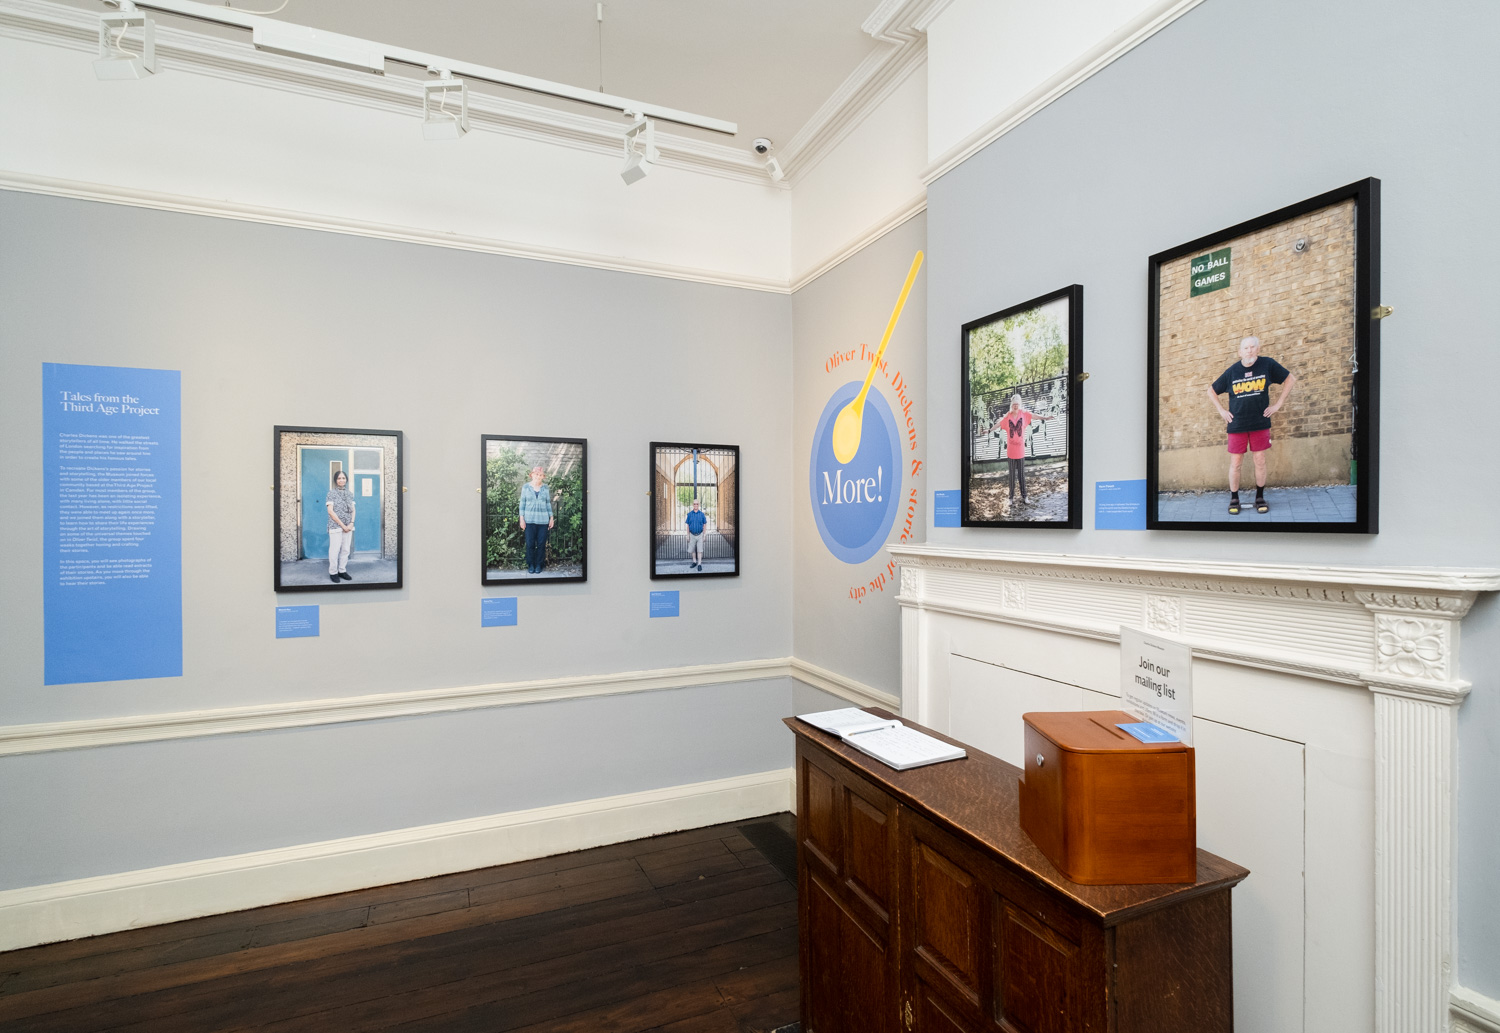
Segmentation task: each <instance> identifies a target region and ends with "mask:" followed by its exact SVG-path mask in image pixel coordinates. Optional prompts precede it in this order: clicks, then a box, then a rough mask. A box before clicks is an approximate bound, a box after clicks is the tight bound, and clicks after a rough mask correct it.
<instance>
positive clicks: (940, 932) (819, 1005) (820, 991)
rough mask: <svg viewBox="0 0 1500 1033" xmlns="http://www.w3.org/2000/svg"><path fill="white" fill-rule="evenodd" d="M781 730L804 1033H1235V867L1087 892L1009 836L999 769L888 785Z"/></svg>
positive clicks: (802, 726)
mask: <svg viewBox="0 0 1500 1033" xmlns="http://www.w3.org/2000/svg"><path fill="white" fill-rule="evenodd" d="M873 712H874V713H877V714H880V715H881V716H883V717H891V716H893V715H889V714H885V713H884V712H882V711H873ZM906 723H907V724H912V722H909V721H908V722H906ZM787 725H788V727H790V728H791V729H792V731H793V732H794V733H795V734H796V737H797V847H798V849H797V863H798V909H799V921H800V927H801V966H802V1029H803V1033H979V1031H985V1033H1226V1031H1229V1030H1232V1029H1233V1027H1234V1011H1233V978H1232V965H1231V951H1230V934H1229V930H1230V906H1229V905H1230V900H1229V898H1230V890H1231V889H1232V888H1233V887H1234V886H1235V884H1237V883H1238V882H1239V881H1240V880H1241V879H1243V878H1244V877H1245V876H1246V875H1248V874H1249V873H1248V872H1247V871H1246V870H1245V869H1244V868H1241V867H1240V866H1239V865H1236V864H1232V863H1231V862H1229V861H1226V860H1224V859H1223V858H1221V857H1215V856H1214V855H1213V854H1210V853H1207V852H1206V851H1202V850H1199V851H1197V852H1196V864H1195V870H1194V873H1193V876H1192V878H1191V881H1189V882H1185V883H1175V884H1154V885H1110V886H1088V885H1082V884H1080V883H1077V882H1074V881H1071V880H1069V879H1068V878H1067V876H1065V875H1064V874H1063V873H1062V872H1061V871H1059V870H1058V869H1057V867H1056V866H1055V865H1053V863H1052V862H1051V861H1049V860H1048V859H1047V857H1046V855H1045V854H1043V853H1042V851H1041V850H1040V849H1039V848H1038V847H1037V845H1036V844H1035V843H1033V842H1032V840H1031V838H1030V837H1029V836H1027V835H1026V833H1025V832H1023V831H1022V830H1021V824H1020V804H1019V788H1020V785H1019V776H1020V774H1021V772H1020V771H1019V770H1017V769H1016V768H1015V767H1013V766H1011V765H1009V764H1006V763H1005V762H1004V761H1002V760H1000V759H999V758H997V757H992V756H990V755H989V754H986V753H982V752H980V751H979V750H976V749H974V748H973V747H967V749H968V751H969V755H968V757H967V758H965V759H963V760H956V761H950V762H948V763H943V764H933V765H930V766H928V767H920V768H912V769H910V770H908V771H896V770H895V769H893V768H889V767H886V766H885V765H883V764H881V763H880V762H879V761H878V760H875V759H874V758H873V757H869V756H866V755H865V754H864V753H861V752H860V751H859V750H856V749H855V748H853V747H852V746H847V745H845V744H844V743H842V742H841V741H840V740H839V739H838V737H837V736H833V735H829V734H827V733H826V732H821V731H819V730H818V729H816V728H814V727H812V726H811V725H808V724H806V723H804V722H801V721H797V720H796V719H795V718H789V719H788V720H787ZM913 727H917V728H921V726H920V725H913ZM921 730H922V731H925V732H927V733H928V734H929V735H935V736H936V737H937V738H939V739H944V740H945V741H948V742H952V741H953V740H952V739H949V738H948V737H947V736H943V735H938V734H937V733H936V732H932V731H931V730H930V729H925V728H922V729H921ZM1049 763H1050V761H1049Z"/></svg>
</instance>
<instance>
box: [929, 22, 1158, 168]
mask: <svg viewBox="0 0 1500 1033" xmlns="http://www.w3.org/2000/svg"><path fill="white" fill-rule="evenodd" d="M1157 2H1158V0H1070V2H1069V3H1066V4H1039V3H1030V2H1027V0H954V2H953V3H952V4H950V5H949V6H948V8H947V9H946V10H944V11H943V13H942V14H941V15H939V16H938V18H937V20H936V21H934V22H933V23H932V25H931V26H930V27H929V28H928V30H927V53H928V61H929V62H930V67H931V69H932V72H931V75H930V76H929V78H928V107H927V110H928V121H927V154H928V157H929V159H931V158H936V157H937V156H938V155H940V154H942V153H943V152H944V151H946V150H947V149H948V148H950V147H952V146H953V145H954V144H956V143H958V142H959V141H960V140H962V139H963V138H964V137H966V136H968V135H969V134H970V133H972V132H974V131H975V130H976V129H978V128H979V127H980V126H982V125H984V124H985V123H986V122H988V121H989V120H990V119H992V118H994V117H995V116H996V115H998V114H999V113H1000V112H1002V111H1004V110H1005V109H1006V108H1008V107H1009V106H1010V105H1012V104H1014V103H1015V102H1016V101H1018V100H1020V99H1021V98H1022V97H1023V96H1025V95H1026V94H1027V93H1029V92H1030V91H1031V90H1033V89H1035V88H1036V87H1037V86H1040V85H1041V84H1042V83H1043V82H1044V81H1045V80H1047V79H1048V78H1050V77H1051V76H1053V75H1054V74H1056V73H1057V72H1058V70H1059V69H1061V68H1062V67H1063V66H1065V65H1067V64H1068V63H1070V62H1072V61H1074V60H1076V59H1077V58H1078V57H1080V56H1081V55H1082V54H1083V53H1084V52H1085V51H1086V50H1088V49H1089V48H1090V47H1092V46H1094V45H1095V44H1097V43H1099V42H1100V41H1101V40H1103V39H1104V38H1105V37H1106V36H1108V35H1109V34H1110V33H1112V32H1114V31H1115V30H1117V29H1118V28H1120V26H1122V25H1124V24H1125V23H1126V22H1128V21H1130V20H1131V19H1132V18H1134V17H1136V16H1137V15H1139V14H1140V13H1141V12H1142V11H1144V10H1146V9H1147V8H1149V7H1152V6H1154V5H1155V4H1156V3H1157Z"/></svg>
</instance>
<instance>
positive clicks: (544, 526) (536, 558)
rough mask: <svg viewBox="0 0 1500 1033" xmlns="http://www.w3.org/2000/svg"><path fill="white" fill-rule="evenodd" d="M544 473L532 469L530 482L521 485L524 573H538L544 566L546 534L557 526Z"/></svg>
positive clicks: (545, 559) (540, 469)
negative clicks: (524, 534) (524, 544)
mask: <svg viewBox="0 0 1500 1033" xmlns="http://www.w3.org/2000/svg"><path fill="white" fill-rule="evenodd" d="M546 476H547V471H545V470H543V469H542V468H541V467H540V466H533V467H532V468H531V480H529V481H527V482H526V483H525V484H523V485H521V505H520V510H521V530H522V531H524V532H526V572H527V573H529V574H540V573H541V572H542V570H543V569H544V568H545V567H546V566H547V532H548V531H550V530H552V528H553V526H554V525H555V524H556V523H557V519H556V517H554V516H553V515H552V498H551V490H550V489H549V488H548V487H547V485H546V483H545V478H546Z"/></svg>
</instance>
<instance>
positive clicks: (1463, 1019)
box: [1448, 986, 1500, 1033]
mask: <svg viewBox="0 0 1500 1033" xmlns="http://www.w3.org/2000/svg"><path fill="white" fill-rule="evenodd" d="M1448 1014H1449V1017H1450V1020H1451V1022H1452V1026H1451V1031H1452V1033H1500V1001H1497V1000H1494V999H1492V998H1489V997H1486V996H1484V995H1483V994H1481V993H1479V992H1478V991H1475V990H1470V989H1469V988H1468V987H1466V986H1455V987H1454V988H1453V989H1452V990H1451V991H1450V992H1449V994H1448Z"/></svg>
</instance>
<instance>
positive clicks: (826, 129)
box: [777, 0, 952, 186]
mask: <svg viewBox="0 0 1500 1033" xmlns="http://www.w3.org/2000/svg"><path fill="white" fill-rule="evenodd" d="M951 2H952V0H882V3H881V4H880V5H879V6H878V7H876V9H875V10H874V11H873V12H872V13H871V14H870V16H869V17H868V18H866V19H865V21H864V24H863V26H862V28H863V29H864V31H865V32H866V33H868V34H869V35H870V36H872V37H873V38H874V39H875V40H876V41H877V42H878V43H880V44H881V46H880V47H879V48H878V49H876V50H875V51H874V52H873V53H871V54H869V55H867V56H866V57H865V59H864V60H863V61H861V62H860V63H859V65H858V66H857V67H856V68H855V69H854V71H852V72H850V73H849V75H848V76H847V77H846V78H845V79H844V81H843V82H841V83H840V84H839V85H838V88H837V89H835V90H834V91H833V93H832V94H830V95H829V97H828V99H827V100H825V101H824V102H823V103H822V105H820V106H819V108H818V110H817V111H815V112H813V114H812V117H811V118H809V119H808V120H807V122H806V123H805V124H804V125H803V126H802V128H801V129H799V130H797V134H796V135H795V136H793V137H792V138H791V139H790V140H789V141H787V143H786V144H785V146H783V147H780V148H779V149H778V153H777V158H778V159H779V160H780V162H781V168H782V170H783V171H784V172H785V173H786V180H785V181H786V182H787V183H789V184H791V185H794V186H795V185H796V183H797V181H798V180H799V179H800V178H801V177H802V176H804V175H806V174H807V172H808V171H809V170H810V169H812V168H813V167H814V166H816V165H817V164H818V162H820V161H822V160H823V159H824V158H825V157H826V156H827V155H828V154H829V152H831V151H832V150H833V149H834V148H835V147H837V146H838V145H839V144H840V143H842V142H843V140H844V139H845V138H846V137H848V135H849V134H850V133H852V132H853V131H854V130H855V129H856V128H857V127H858V126H859V124H860V123H861V122H863V121H864V120H865V119H866V118H868V117H869V116H870V114H871V112H873V111H874V110H875V109H876V108H878V107H879V106H880V104H881V103H882V102H883V101H884V100H885V99H886V98H887V97H889V96H890V95H891V94H892V93H893V92H894V91H895V90H896V88H897V87H899V86H900V85H901V84H902V83H903V82H905V81H906V79H907V77H908V76H910V75H911V74H912V73H913V72H915V71H916V70H917V69H918V68H920V67H922V65H923V63H924V62H925V61H926V60H927V35H926V32H927V26H928V25H930V24H932V21H933V20H934V19H935V18H936V17H937V16H938V15H939V14H940V13H942V11H943V9H944V8H946V7H947V6H948V4H950V3H951Z"/></svg>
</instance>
